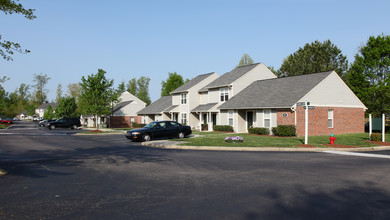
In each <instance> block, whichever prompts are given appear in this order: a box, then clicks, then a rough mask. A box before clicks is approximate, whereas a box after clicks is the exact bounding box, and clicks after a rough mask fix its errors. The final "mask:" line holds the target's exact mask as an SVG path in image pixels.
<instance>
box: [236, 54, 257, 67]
mask: <svg viewBox="0 0 390 220" xmlns="http://www.w3.org/2000/svg"><path fill="white" fill-rule="evenodd" d="M253 63H254V61H253V59H252V58H251V57H250V56H249V55H248V54H246V53H245V54H244V55H242V57H241V60H240V62H238V65H237V66H236V67H240V66H246V65H249V64H253Z"/></svg>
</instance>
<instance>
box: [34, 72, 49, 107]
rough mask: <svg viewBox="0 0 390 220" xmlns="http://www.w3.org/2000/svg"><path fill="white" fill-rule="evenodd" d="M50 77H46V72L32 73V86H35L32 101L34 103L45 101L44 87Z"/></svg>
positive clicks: (45, 91) (45, 90)
mask: <svg viewBox="0 0 390 220" xmlns="http://www.w3.org/2000/svg"><path fill="white" fill-rule="evenodd" d="M49 80H50V77H48V76H47V75H46V74H45V75H43V74H42V73H41V74H34V79H33V82H34V83H35V84H34V85H33V87H34V88H35V91H34V101H35V103H36V104H38V105H39V104H42V103H43V102H44V101H46V98H47V95H46V93H47V92H48V90H47V89H46V85H47V83H48V82H49Z"/></svg>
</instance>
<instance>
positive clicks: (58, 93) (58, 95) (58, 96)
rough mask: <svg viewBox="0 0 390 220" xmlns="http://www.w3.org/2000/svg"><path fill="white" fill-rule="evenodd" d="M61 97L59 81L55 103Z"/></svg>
mask: <svg viewBox="0 0 390 220" xmlns="http://www.w3.org/2000/svg"><path fill="white" fill-rule="evenodd" d="M61 98H62V85H61V83H60V84H58V86H57V92H56V103H59V102H60V100H61Z"/></svg>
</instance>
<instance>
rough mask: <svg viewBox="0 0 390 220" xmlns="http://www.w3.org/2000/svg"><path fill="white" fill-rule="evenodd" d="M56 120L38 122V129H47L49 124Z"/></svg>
mask: <svg viewBox="0 0 390 220" xmlns="http://www.w3.org/2000/svg"><path fill="white" fill-rule="evenodd" d="M55 121H56V120H41V121H39V123H38V125H39V127H47V126H48V125H49V123H51V122H55Z"/></svg>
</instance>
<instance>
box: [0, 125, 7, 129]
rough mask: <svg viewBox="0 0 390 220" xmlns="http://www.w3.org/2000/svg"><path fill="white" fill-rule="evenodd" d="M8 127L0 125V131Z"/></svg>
mask: <svg viewBox="0 0 390 220" xmlns="http://www.w3.org/2000/svg"><path fill="white" fill-rule="evenodd" d="M7 127H8V126H7V125H5V124H0V129H5V128H7Z"/></svg>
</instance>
